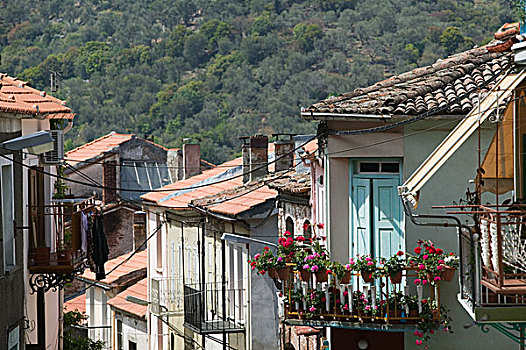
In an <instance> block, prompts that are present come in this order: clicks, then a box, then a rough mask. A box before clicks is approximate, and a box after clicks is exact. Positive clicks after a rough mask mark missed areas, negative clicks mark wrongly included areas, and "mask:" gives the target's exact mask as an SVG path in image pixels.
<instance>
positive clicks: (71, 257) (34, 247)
mask: <svg viewBox="0 0 526 350" xmlns="http://www.w3.org/2000/svg"><path fill="white" fill-rule="evenodd" d="M94 209H95V199H94V198H87V199H86V198H70V199H59V200H53V201H52V203H51V204H50V205H40V206H29V207H28V210H29V215H28V217H29V259H28V269H29V272H30V273H33V274H44V273H50V274H67V273H71V272H73V271H74V270H75V269H77V268H78V267H79V266H81V265H82V264H83V263H84V259H85V258H86V252H85V251H83V249H82V236H81V235H82V233H81V213H82V212H85V213H88V212H93V211H94Z"/></svg>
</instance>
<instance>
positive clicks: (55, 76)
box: [49, 70, 62, 92]
mask: <svg viewBox="0 0 526 350" xmlns="http://www.w3.org/2000/svg"><path fill="white" fill-rule="evenodd" d="M59 77H62V74H61V73H60V72H57V71H52V70H50V71H49V85H50V88H49V91H51V92H57V90H58V86H59V84H58V80H59Z"/></svg>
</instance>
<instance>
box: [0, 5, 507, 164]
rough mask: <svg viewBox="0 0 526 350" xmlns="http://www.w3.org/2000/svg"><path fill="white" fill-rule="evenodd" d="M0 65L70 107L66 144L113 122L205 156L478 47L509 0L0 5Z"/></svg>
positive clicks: (226, 152)
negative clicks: (53, 87)
mask: <svg viewBox="0 0 526 350" xmlns="http://www.w3.org/2000/svg"><path fill="white" fill-rule="evenodd" d="M0 15H1V18H2V22H0V45H1V64H0V71H2V72H6V73H8V74H9V75H13V76H18V77H20V78H22V79H26V80H28V81H30V82H31V84H32V85H33V86H34V87H36V88H38V89H43V90H46V91H49V89H50V81H49V80H50V79H49V76H50V71H57V72H59V73H60V75H61V76H60V79H59V81H58V82H59V86H58V91H57V92H54V93H53V94H55V95H56V96H58V97H60V98H63V99H66V101H67V105H68V106H70V107H72V108H73V110H74V111H75V112H77V113H78V117H77V119H76V121H75V127H74V129H73V130H72V131H70V132H69V133H68V137H69V140H68V143H67V145H68V146H69V147H72V146H74V145H77V144H80V143H84V142H86V141H90V140H92V139H94V138H96V137H98V136H101V135H103V134H105V133H107V132H109V131H111V130H115V131H119V132H134V133H138V134H139V135H142V136H153V137H154V138H155V141H156V142H159V143H161V144H163V145H166V146H174V147H175V146H179V145H180V142H181V140H182V138H183V137H194V138H199V139H201V144H202V147H203V152H204V156H205V157H206V159H208V160H210V161H212V162H221V161H224V160H226V159H228V158H231V157H232V156H233V155H234V154H235V153H236V152H238V151H239V149H240V147H239V145H240V143H239V140H238V137H239V136H245V135H249V134H253V133H255V132H262V133H266V134H270V133H272V132H297V133H305V132H313V131H314V130H315V125H314V124H312V123H307V122H304V121H301V119H300V118H299V110H300V107H301V106H307V105H309V104H310V103H312V102H315V101H318V100H320V99H323V98H325V97H327V96H328V95H330V94H338V93H341V92H345V91H349V90H351V89H354V88H355V87H357V86H363V85H367V84H371V83H374V82H375V81H378V80H380V79H384V78H386V77H388V76H390V75H392V74H395V73H400V72H402V71H405V70H408V69H411V68H414V67H416V66H421V65H426V64H430V63H433V62H434V61H436V60H437V58H441V57H444V56H447V55H449V54H453V53H455V52H458V51H461V50H464V49H467V48H470V47H472V46H474V45H480V44H484V43H486V42H487V41H489V40H490V39H491V35H492V34H493V33H494V31H495V30H497V29H498V28H499V27H500V26H501V25H502V24H503V23H504V22H510V21H513V20H516V18H515V15H516V5H515V1H512V0H501V1H492V0H474V1H468V0H437V1H431V0H426V1H414V0H390V1H389V0H374V1H373V0H312V1H301V0H274V1H265V0H244V1H241V0H215V1H214V0H154V1H144V0H81V1H80V0H79V1H74V0H40V1H38V0H37V1H34V0H33V1H29V0H16V1H15V0H7V1H2V4H1V5H0Z"/></svg>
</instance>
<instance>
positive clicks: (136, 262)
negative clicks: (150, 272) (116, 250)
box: [80, 250, 148, 285]
mask: <svg viewBox="0 0 526 350" xmlns="http://www.w3.org/2000/svg"><path fill="white" fill-rule="evenodd" d="M131 254H132V253H127V254H124V255H120V256H118V257H116V258H115V259H111V260H108V261H107V262H106V264H104V269H105V270H106V272H107V273H108V272H109V271H110V270H112V269H113V268H114V267H115V266H117V265H119V264H121V263H122V262H123V261H125V260H126V259H128V257H129V256H130V255H131ZM147 264H148V251H147V250H142V251H140V252H138V253H137V254H135V255H133V256H132V257H131V258H130V259H129V260H128V261H126V262H124V263H123V264H122V265H120V266H119V267H117V269H116V270H115V271H113V272H112V273H110V274H109V275H107V276H106V278H105V279H103V280H100V281H98V282H99V283H104V284H107V285H111V284H113V283H116V282H118V281H119V280H120V279H124V278H126V277H127V276H132V275H134V274H137V273H138V272H140V271H141V270H144V272H145V273H146V267H147ZM80 277H81V278H83V279H85V280H89V281H95V274H94V273H93V272H91V271H90V270H86V271H84V273H83V274H82V275H80Z"/></svg>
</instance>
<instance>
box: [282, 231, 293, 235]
mask: <svg viewBox="0 0 526 350" xmlns="http://www.w3.org/2000/svg"><path fill="white" fill-rule="evenodd" d="M291 234H292V233H290V231H285V233H284V234H283V235H284V236H290V235H291Z"/></svg>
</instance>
